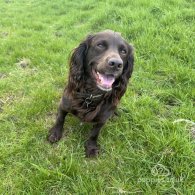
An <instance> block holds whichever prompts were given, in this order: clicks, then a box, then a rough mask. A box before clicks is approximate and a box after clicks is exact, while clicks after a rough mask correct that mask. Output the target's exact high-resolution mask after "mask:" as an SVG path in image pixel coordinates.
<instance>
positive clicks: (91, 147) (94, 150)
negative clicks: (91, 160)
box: [85, 123, 104, 157]
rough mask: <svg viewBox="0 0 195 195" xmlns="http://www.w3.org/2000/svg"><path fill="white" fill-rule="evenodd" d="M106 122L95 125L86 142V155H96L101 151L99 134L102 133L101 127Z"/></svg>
mask: <svg viewBox="0 0 195 195" xmlns="http://www.w3.org/2000/svg"><path fill="white" fill-rule="evenodd" d="M103 125H104V123H97V124H95V125H94V126H93V128H92V130H91V132H90V136H89V139H88V140H87V142H86V143H85V153H86V157H95V156H97V154H98V153H99V147H98V144H97V139H98V135H99V133H100V129H101V128H102V126H103Z"/></svg>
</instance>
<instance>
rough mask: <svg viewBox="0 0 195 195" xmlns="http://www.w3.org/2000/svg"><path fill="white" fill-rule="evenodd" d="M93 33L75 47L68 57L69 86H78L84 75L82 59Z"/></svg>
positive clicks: (83, 59) (71, 87)
mask: <svg viewBox="0 0 195 195" xmlns="http://www.w3.org/2000/svg"><path fill="white" fill-rule="evenodd" d="M92 37H93V35H88V36H87V38H86V39H85V40H84V41H83V42H81V43H80V45H79V46H78V47H77V48H75V49H74V50H73V52H72V55H71V57H70V73H69V88H70V89H75V88H79V86H80V85H79V84H80V83H81V82H82V79H83V77H84V61H85V58H86V55H87V51H88V48H89V45H90V42H91V40H92Z"/></svg>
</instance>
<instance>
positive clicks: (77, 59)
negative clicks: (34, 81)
mask: <svg viewBox="0 0 195 195" xmlns="http://www.w3.org/2000/svg"><path fill="white" fill-rule="evenodd" d="M133 50H134V49H133V46H132V45H130V44H128V43H127V41H125V40H124V39H123V38H122V36H121V35H120V33H118V32H114V31H111V30H106V31H103V32H98V33H96V34H93V35H88V36H87V37H86V39H85V40H84V41H83V42H81V43H80V45H79V46H78V47H77V48H75V49H74V50H73V52H72V55H71V57H70V63H69V64H70V71H69V77H68V83H67V86H66V87H65V89H64V92H63V96H62V98H61V101H60V104H59V108H58V113H57V119H56V122H55V124H54V126H53V127H52V128H51V129H50V130H49V135H48V140H49V142H51V143H55V142H57V141H59V140H60V138H61V137H62V133H63V125H64V121H65V117H66V115H67V114H68V113H72V114H73V115H75V116H77V117H78V118H80V119H81V120H82V121H84V122H90V123H92V124H93V128H92V130H91V132H90V135H89V138H88V140H87V141H86V143H85V153H86V157H95V156H97V155H98V153H99V146H98V144H97V139H98V135H99V133H100V130H101V128H102V127H103V126H104V124H105V123H106V121H107V120H108V119H109V118H110V117H111V116H112V115H113V113H114V111H115V109H116V107H117V105H118V103H119V102H120V99H121V97H122V96H123V95H124V93H125V91H126V89H127V85H128V82H129V79H130V77H131V75H132V72H133V65H134V52H133Z"/></svg>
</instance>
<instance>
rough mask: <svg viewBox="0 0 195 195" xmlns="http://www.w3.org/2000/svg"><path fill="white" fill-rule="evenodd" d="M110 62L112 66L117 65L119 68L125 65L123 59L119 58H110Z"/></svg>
mask: <svg viewBox="0 0 195 195" xmlns="http://www.w3.org/2000/svg"><path fill="white" fill-rule="evenodd" d="M108 64H109V65H110V66H113V67H116V68H117V69H120V68H122V66H123V61H122V60H121V59H119V58H110V59H109V60H108Z"/></svg>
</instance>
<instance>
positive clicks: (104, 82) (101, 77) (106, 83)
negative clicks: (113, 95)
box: [94, 71, 115, 91]
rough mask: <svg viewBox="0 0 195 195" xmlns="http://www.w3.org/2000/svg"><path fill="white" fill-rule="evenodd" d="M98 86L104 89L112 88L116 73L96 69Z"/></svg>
mask: <svg viewBox="0 0 195 195" xmlns="http://www.w3.org/2000/svg"><path fill="white" fill-rule="evenodd" d="M94 74H95V78H96V83H97V86H98V87H99V88H100V89H101V90H103V91H110V90H112V84H113V83H114V81H115V77H114V75H111V74H103V73H100V72H98V71H94Z"/></svg>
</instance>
